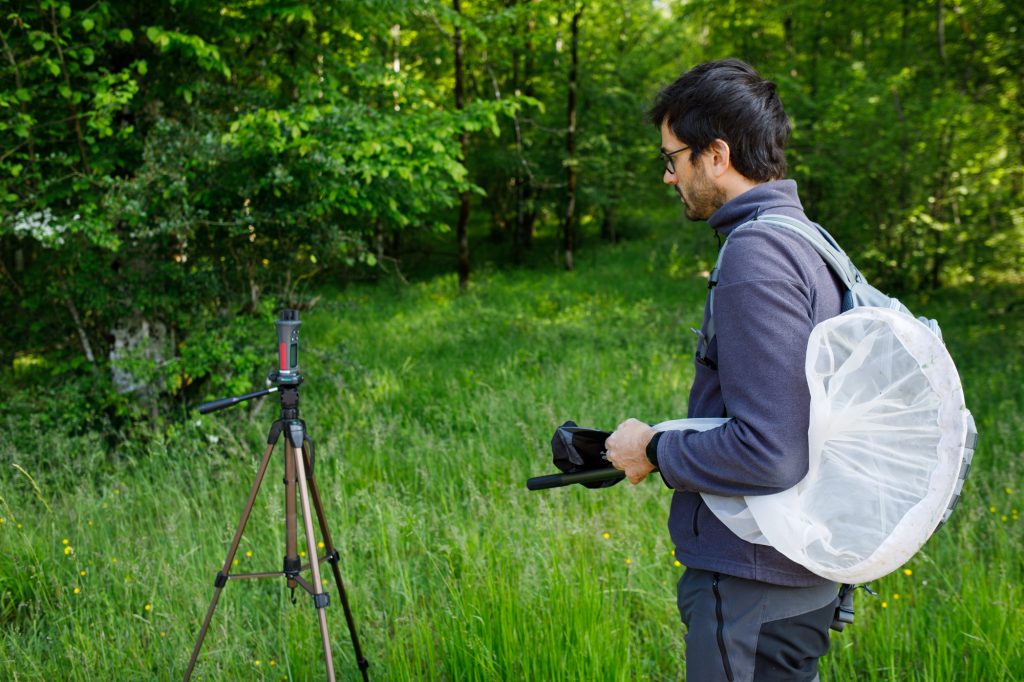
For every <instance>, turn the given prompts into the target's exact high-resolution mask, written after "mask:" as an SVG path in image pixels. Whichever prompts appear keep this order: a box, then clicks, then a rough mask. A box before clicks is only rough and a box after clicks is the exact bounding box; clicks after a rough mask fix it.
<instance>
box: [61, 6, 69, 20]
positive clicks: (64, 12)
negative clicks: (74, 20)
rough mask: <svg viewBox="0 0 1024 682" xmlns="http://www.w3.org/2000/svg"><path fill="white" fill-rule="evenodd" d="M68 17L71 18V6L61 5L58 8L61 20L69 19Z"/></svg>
mask: <svg viewBox="0 0 1024 682" xmlns="http://www.w3.org/2000/svg"><path fill="white" fill-rule="evenodd" d="M70 17H71V6H70V5H61V6H60V18H61V19H69V18H70Z"/></svg>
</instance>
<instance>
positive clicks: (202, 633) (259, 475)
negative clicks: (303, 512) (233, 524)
mask: <svg viewBox="0 0 1024 682" xmlns="http://www.w3.org/2000/svg"><path fill="white" fill-rule="evenodd" d="M275 442H276V439H274V440H272V441H271V442H270V443H269V444H268V445H267V450H266V452H264V453H263V460H262V461H261V462H260V467H259V470H258V471H257V472H256V480H255V481H253V484H252V489H251V490H250V491H249V499H248V500H247V501H246V503H245V510H244V511H243V512H242V518H241V519H240V520H239V521H238V528H237V529H236V530H235V537H234V538H233V539H232V540H231V547H230V548H229V549H228V556H227V558H226V559H224V567H223V568H221V570H220V573H218V574H217V579H216V580H215V581H214V583H213V587H214V589H213V599H212V600H210V608H209V609H207V610H206V618H204V619H203V626H202V627H201V628H200V629H199V638H198V639H197V640H196V646H195V648H194V649H192V658H190V659H189V661H188V669H187V670H186V671H185V682H188V680H189V679H190V678H191V677H192V669H193V668H194V667H195V665H196V659H197V658H199V650H200V649H201V648H202V646H203V639H204V638H205V637H206V630H207V628H209V627H210V619H211V618H213V612H214V610H215V609H216V608H217V600H219V599H220V593H221V590H223V589H224V585H225V584H227V581H228V573H229V572H230V571H231V563H232V562H233V561H234V560H235V553H236V552H237V551H238V543H239V541H240V540H241V539H242V531H244V530H245V524H246V522H248V520H249V514H251V513H252V504H253V502H254V501H255V500H256V493H258V492H259V490H260V484H262V483H263V476H264V474H266V473H267V464H269V463H270V453H272V452H273V451H274V443H275Z"/></svg>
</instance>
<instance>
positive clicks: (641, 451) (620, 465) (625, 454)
mask: <svg viewBox="0 0 1024 682" xmlns="http://www.w3.org/2000/svg"><path fill="white" fill-rule="evenodd" d="M654 434H655V431H654V429H652V428H651V427H650V426H648V425H647V424H644V423H643V422H642V421H640V420H639V419H627V420H626V421H624V422H622V423H621V424H619V427H618V428H617V429H615V433H613V434H612V435H610V436H608V440H606V441H605V442H604V449H605V452H606V453H607V459H608V461H609V462H611V465H612V466H613V467H615V468H616V469H621V470H622V471H625V472H626V478H628V479H629V482H630V483H633V484H636V483H639V482H640V481H642V480H644V479H645V478H647V474H649V473H651V472H652V471H654V465H653V464H651V462H650V460H648V459H647V444H648V443H649V442H650V441H651V438H653V437H654Z"/></svg>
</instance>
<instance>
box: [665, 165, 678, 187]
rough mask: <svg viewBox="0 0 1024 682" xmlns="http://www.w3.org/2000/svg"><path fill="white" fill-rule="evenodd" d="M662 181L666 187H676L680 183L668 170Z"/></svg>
mask: <svg viewBox="0 0 1024 682" xmlns="http://www.w3.org/2000/svg"><path fill="white" fill-rule="evenodd" d="M661 181H662V182H664V183H665V184H666V185H674V184H676V183H678V182H679V179H678V178H677V177H676V174H675V173H670V172H669V170H668V168H666V169H665V174H664V175H663V176H661Z"/></svg>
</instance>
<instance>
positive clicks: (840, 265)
mask: <svg viewBox="0 0 1024 682" xmlns="http://www.w3.org/2000/svg"><path fill="white" fill-rule="evenodd" d="M757 220H758V222H762V223H771V224H772V225H775V226H777V227H782V228H785V229H787V230H789V231H791V232H796V233H797V234H798V235H800V236H801V237H803V238H804V239H806V240H807V242H808V243H809V244H810V245H811V246H813V247H814V250H815V251H817V252H818V254H819V255H820V256H821V257H822V259H823V260H824V261H825V262H826V263H828V266H829V267H830V268H832V272H834V273H836V276H837V277H839V279H840V280H841V281H842V282H843V284H844V285H845V286H846V288H847V289H853V287H854V285H855V284H857V283H859V282H864V281H866V280H865V279H864V276H863V275H862V274H861V273H860V270H858V269H857V266H856V265H854V264H853V261H852V260H850V257H849V256H847V255H846V252H844V251H843V250H842V249H841V248H839V244H837V243H836V240H835V239H833V238H832V235H830V234H829V233H828V232H826V231H825V230H824V229H823V228H819V227H814V226H811V225H808V224H806V223H803V222H801V221H799V220H796V219H794V218H790V217H788V216H784V215H776V214H765V215H762V216H758V218H757Z"/></svg>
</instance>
